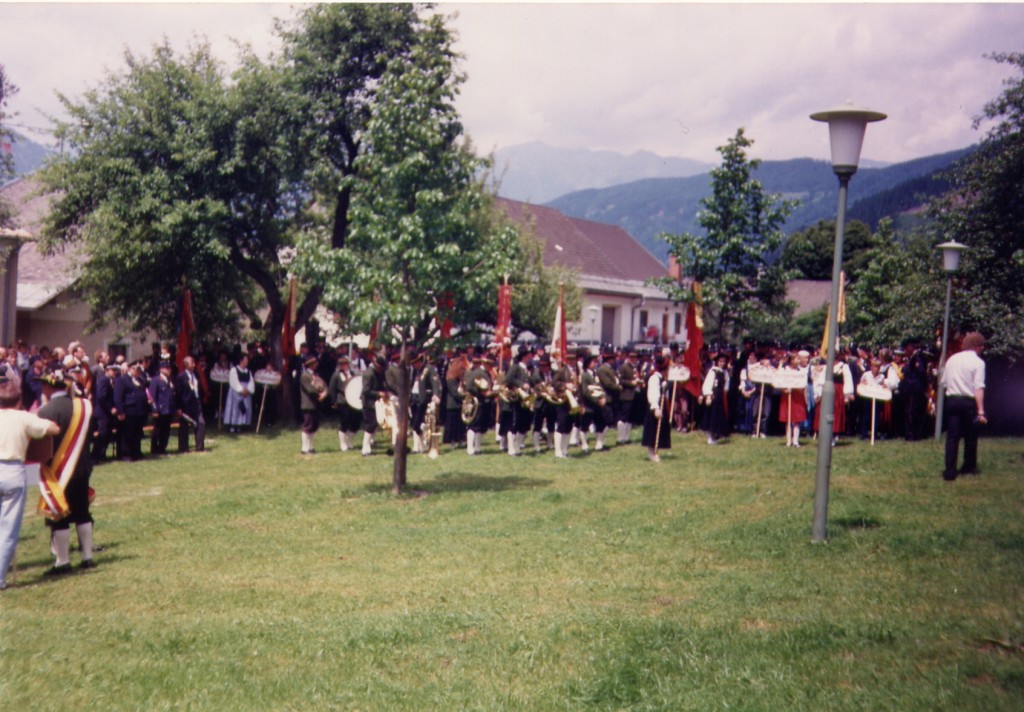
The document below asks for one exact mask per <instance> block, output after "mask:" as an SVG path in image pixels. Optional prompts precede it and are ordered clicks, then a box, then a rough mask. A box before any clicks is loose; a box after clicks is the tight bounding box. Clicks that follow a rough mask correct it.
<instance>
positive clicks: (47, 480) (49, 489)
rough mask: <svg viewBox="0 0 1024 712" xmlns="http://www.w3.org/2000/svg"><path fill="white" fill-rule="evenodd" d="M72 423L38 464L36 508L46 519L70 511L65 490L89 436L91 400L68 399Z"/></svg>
mask: <svg viewBox="0 0 1024 712" xmlns="http://www.w3.org/2000/svg"><path fill="white" fill-rule="evenodd" d="M71 402H72V406H73V409H72V411H71V424H70V425H68V430H67V432H66V433H65V435H64V438H63V439H62V440H61V443H60V447H58V448H57V452H55V453H54V454H53V457H52V458H51V459H50V461H49V462H48V463H44V464H42V465H41V466H40V467H39V491H40V493H41V494H42V496H41V497H40V498H39V511H40V512H41V513H42V514H43V516H45V517H46V518H47V519H52V520H59V519H63V518H64V517H66V516H68V514H69V513H70V512H71V509H70V507H68V501H67V498H66V497H65V496H64V490H65V489H66V488H67V485H68V481H70V480H71V476H72V475H73V474H74V472H75V465H77V464H78V458H79V456H80V455H81V454H82V448H83V447H85V441H86V440H87V439H88V437H89V422H90V419H91V416H92V403H90V402H89V401H87V400H85V399H84V398H72V399H71Z"/></svg>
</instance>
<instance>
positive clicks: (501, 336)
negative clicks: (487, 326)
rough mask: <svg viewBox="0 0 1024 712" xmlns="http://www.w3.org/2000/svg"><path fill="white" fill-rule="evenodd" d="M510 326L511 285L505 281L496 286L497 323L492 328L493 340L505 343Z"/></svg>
mask: <svg viewBox="0 0 1024 712" xmlns="http://www.w3.org/2000/svg"><path fill="white" fill-rule="evenodd" d="M511 326H512V287H511V285H509V284H508V283H507V282H506V283H505V284H503V285H501V286H500V287H498V324H497V326H496V327H495V329H494V340H495V341H496V342H497V343H499V344H503V343H505V339H507V338H509V329H510V328H511Z"/></svg>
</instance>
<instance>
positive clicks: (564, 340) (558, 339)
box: [551, 285, 569, 358]
mask: <svg viewBox="0 0 1024 712" xmlns="http://www.w3.org/2000/svg"><path fill="white" fill-rule="evenodd" d="M568 348H569V334H568V330H567V329H566V325H565V295H564V293H563V289H562V286H561V285H559V286H558V307H557V308H556V309H555V327H554V329H552V331H551V353H554V352H555V351H558V352H559V353H561V354H562V358H565V356H566V353H567V349H568Z"/></svg>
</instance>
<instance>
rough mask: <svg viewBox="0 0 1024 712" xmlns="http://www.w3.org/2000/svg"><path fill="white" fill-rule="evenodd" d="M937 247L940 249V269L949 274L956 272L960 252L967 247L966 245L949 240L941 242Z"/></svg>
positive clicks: (958, 265)
mask: <svg viewBox="0 0 1024 712" xmlns="http://www.w3.org/2000/svg"><path fill="white" fill-rule="evenodd" d="M939 249H940V250H942V269H944V270H945V271H946V272H949V273H950V274H952V273H953V272H956V271H957V269H958V268H959V267H960V253H962V252H963V251H964V250H966V249H967V245H964V244H961V243H959V242H957V241H956V240H951V241H950V242H943V243H942V244H941V245H939Z"/></svg>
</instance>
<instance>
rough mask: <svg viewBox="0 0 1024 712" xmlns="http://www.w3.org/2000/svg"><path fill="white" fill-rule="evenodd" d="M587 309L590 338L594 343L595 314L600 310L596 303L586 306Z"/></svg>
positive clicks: (595, 336) (595, 333)
mask: <svg viewBox="0 0 1024 712" xmlns="http://www.w3.org/2000/svg"><path fill="white" fill-rule="evenodd" d="M587 311H588V312H590V340H591V341H593V342H594V343H595V344H596V343H597V314H598V312H600V311H601V310H600V309H598V307H597V305H595V304H591V305H590V306H589V307H587Z"/></svg>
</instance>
